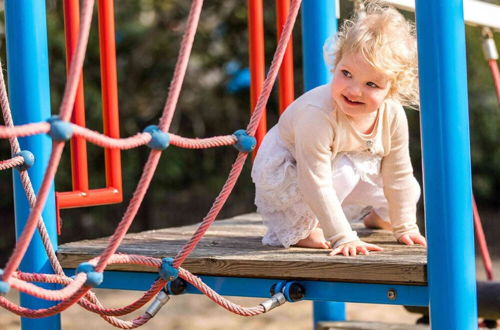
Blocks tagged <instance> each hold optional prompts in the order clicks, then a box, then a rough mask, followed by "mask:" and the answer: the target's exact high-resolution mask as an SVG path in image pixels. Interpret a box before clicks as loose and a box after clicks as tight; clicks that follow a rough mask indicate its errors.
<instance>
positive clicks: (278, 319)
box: [0, 259, 500, 330]
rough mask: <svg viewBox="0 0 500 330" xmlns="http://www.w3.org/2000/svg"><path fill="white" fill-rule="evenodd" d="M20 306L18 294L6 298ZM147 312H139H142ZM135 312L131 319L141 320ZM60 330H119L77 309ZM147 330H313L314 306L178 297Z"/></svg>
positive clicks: (0, 319)
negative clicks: (250, 311)
mask: <svg viewBox="0 0 500 330" xmlns="http://www.w3.org/2000/svg"><path fill="white" fill-rule="evenodd" d="M476 264H477V268H478V278H479V279H484V272H483V271H482V269H481V267H482V264H481V262H480V261H479V260H478V261H477V263H476ZM494 265H495V271H496V273H497V274H500V259H496V260H495V261H494ZM95 292H96V293H97V295H98V297H99V299H100V300H101V302H102V303H103V304H104V306H107V307H120V306H124V305H126V304H128V303H130V302H132V301H134V300H135V299H137V298H138V297H139V296H140V295H141V293H140V292H135V291H111V290H95ZM8 298H9V299H10V300H13V301H16V302H17V297H16V293H15V292H14V293H10V294H9V295H8ZM231 300H232V301H233V302H236V303H238V304H241V305H243V306H254V305H256V304H258V303H260V302H262V300H261V299H254V298H237V297H234V298H231ZM143 310H144V309H141V311H143ZM140 314H141V313H139V312H137V313H135V314H134V315H133V316H131V317H129V318H127V319H128V320H130V319H131V318H133V317H135V316H138V315H140ZM347 316H348V319H349V320H359V321H378V322H389V323H406V324H414V323H415V321H416V319H417V318H418V317H419V316H418V315H416V314H411V313H409V312H407V311H406V310H405V309H404V308H403V307H401V306H390V305H370V304H351V303H349V304H347ZM62 328H63V329H65V330H68V329H70V330H88V329H102V330H105V329H115V328H114V327H113V326H111V325H109V324H108V323H106V322H105V321H104V320H102V319H101V318H100V317H99V316H97V315H96V314H93V313H90V312H87V311H86V310H84V309H82V308H81V307H79V306H73V307H71V308H69V309H68V310H67V311H65V312H63V314H62ZM0 329H1V330H18V329H20V321H19V318H18V317H17V316H15V315H13V314H11V313H9V312H7V311H6V310H4V309H0ZM141 329H145V330H158V329H162V330H163V329H165V330H194V329H197V330H198V329H199V330H236V329H237V330H282V329H290V330H302V329H312V303H311V302H309V301H301V302H296V303H287V304H285V305H283V306H281V307H280V308H277V309H275V310H273V311H271V312H270V313H268V314H264V315H259V316H255V317H250V318H247V317H241V316H237V315H234V314H231V313H229V312H227V311H226V310H224V309H222V308H221V307H219V306H218V305H216V304H215V303H213V302H212V301H211V300H209V299H208V298H207V297H205V296H201V295H181V296H174V297H172V299H171V300H170V301H169V302H168V304H167V305H165V306H164V307H163V309H162V310H161V311H160V312H159V313H158V314H157V315H156V316H155V318H154V319H152V320H151V321H150V322H149V323H147V324H146V325H144V326H143V327H141Z"/></svg>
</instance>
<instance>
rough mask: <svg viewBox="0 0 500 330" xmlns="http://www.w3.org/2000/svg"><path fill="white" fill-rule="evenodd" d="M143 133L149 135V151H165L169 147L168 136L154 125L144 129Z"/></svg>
mask: <svg viewBox="0 0 500 330" xmlns="http://www.w3.org/2000/svg"><path fill="white" fill-rule="evenodd" d="M144 133H149V134H151V141H149V143H148V147H150V148H151V149H156V150H165V149H167V148H168V146H169V145H170V135H168V133H165V132H163V131H162V130H161V129H160V128H159V127H158V126H156V125H149V126H148V127H146V128H145V129H144Z"/></svg>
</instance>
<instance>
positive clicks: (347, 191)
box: [252, 126, 387, 248]
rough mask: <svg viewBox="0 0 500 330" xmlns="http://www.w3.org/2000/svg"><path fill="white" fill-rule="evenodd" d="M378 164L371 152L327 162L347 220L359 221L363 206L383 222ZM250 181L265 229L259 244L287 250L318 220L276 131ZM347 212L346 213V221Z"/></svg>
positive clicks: (262, 150)
mask: <svg viewBox="0 0 500 330" xmlns="http://www.w3.org/2000/svg"><path fill="white" fill-rule="evenodd" d="M380 164H381V157H380V156H377V155H374V154H372V153H370V152H351V153H340V154H338V155H337V156H336V157H335V159H334V160H332V169H333V171H334V172H333V174H334V181H337V182H332V184H333V185H334V188H335V190H336V192H337V196H338V197H339V200H340V201H341V202H343V201H344V202H345V204H343V205H342V206H343V207H344V211H345V213H346V215H347V216H348V217H350V218H351V220H352V218H359V216H360V214H359V213H360V212H365V213H364V214H366V208H365V207H366V206H372V207H373V208H374V209H375V211H376V212H377V213H378V214H379V215H380V216H381V217H382V218H384V219H387V201H386V199H385V197H384V195H383V190H382V180H381V176H380ZM346 170H347V171H346ZM336 173H337V174H338V175H337V176H335V174H336ZM340 176H342V177H340ZM252 180H253V182H254V183H255V187H256V194H255V204H256V205H257V211H258V212H259V213H260V214H261V215H262V217H263V222H264V225H265V226H266V227H267V231H266V234H265V235H264V237H263V239H262V243H263V244H266V245H273V246H284V247H287V248H288V247H289V246H291V245H294V244H295V243H297V242H298V241H299V240H301V239H304V238H306V237H307V236H308V235H309V234H310V232H311V231H312V230H313V229H314V228H315V227H316V226H317V224H318V220H317V218H316V216H315V215H314V213H313V212H312V211H311V209H310V208H309V206H308V205H307V204H306V203H305V202H304V200H303V198H302V195H301V192H300V190H299V187H298V182H297V169H296V161H295V159H294V157H293V156H292V154H291V153H290V151H288V149H287V148H286V146H285V144H284V143H283V141H282V140H281V138H280V137H279V133H278V127H277V126H275V127H273V128H272V129H271V130H270V131H269V132H268V133H267V135H266V136H265V138H264V141H263V142H262V145H261V147H260V149H259V152H258V154H257V157H256V158H255V160H254V164H253V168H252ZM348 204H349V205H348ZM346 208H348V209H346ZM353 210H355V211H354V214H352V213H353ZM347 213H351V214H350V216H349V215H348V214H347Z"/></svg>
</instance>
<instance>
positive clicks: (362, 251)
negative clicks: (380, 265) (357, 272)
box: [359, 246, 370, 256]
mask: <svg viewBox="0 0 500 330" xmlns="http://www.w3.org/2000/svg"><path fill="white" fill-rule="evenodd" d="M359 249H360V250H361V251H359V252H360V253H363V254H364V255H366V256H367V255H369V254H370V252H368V248H367V247H366V246H361V247H360V248H359Z"/></svg>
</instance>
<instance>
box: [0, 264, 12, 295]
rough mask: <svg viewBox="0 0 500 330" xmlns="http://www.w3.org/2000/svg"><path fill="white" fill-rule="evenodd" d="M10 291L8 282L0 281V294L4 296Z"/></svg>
mask: <svg viewBox="0 0 500 330" xmlns="http://www.w3.org/2000/svg"><path fill="white" fill-rule="evenodd" d="M2 276H3V269H0V278H2ZM9 291H10V284H9V283H7V282H5V281H0V295H1V296H4V295H6V294H7V293H8V292H9Z"/></svg>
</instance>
